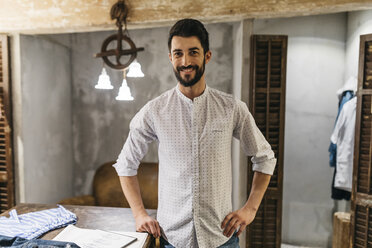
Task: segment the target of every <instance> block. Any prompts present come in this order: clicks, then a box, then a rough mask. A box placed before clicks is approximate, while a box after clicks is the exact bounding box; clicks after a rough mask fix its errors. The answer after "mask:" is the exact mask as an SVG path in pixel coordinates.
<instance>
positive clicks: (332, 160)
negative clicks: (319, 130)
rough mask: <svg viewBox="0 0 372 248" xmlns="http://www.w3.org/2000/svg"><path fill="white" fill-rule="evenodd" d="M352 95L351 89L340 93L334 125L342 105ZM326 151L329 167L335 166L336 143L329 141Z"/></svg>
mask: <svg viewBox="0 0 372 248" xmlns="http://www.w3.org/2000/svg"><path fill="white" fill-rule="evenodd" d="M353 97H354V92H353V91H349V90H348V91H344V92H343V93H342V96H341V98H340V101H339V103H338V113H337V117H336V121H335V125H336V123H337V120H338V116H339V115H340V112H341V110H342V107H343V106H344V104H345V103H346V102H348V101H349V100H350V99H351V98H353ZM328 152H329V166H331V167H336V156H337V145H336V144H335V143H333V142H332V141H331V143H330V145H329V147H328Z"/></svg>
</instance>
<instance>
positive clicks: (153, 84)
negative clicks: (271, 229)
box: [71, 23, 233, 195]
mask: <svg viewBox="0 0 372 248" xmlns="http://www.w3.org/2000/svg"><path fill="white" fill-rule="evenodd" d="M169 28H170V27H162V28H152V29H142V30H131V31H130V37H131V39H132V40H133V41H134V42H135V44H136V46H137V47H144V48H145V51H143V52H139V53H138V57H137V59H138V61H139V62H140V63H141V65H142V70H143V72H144V74H145V77H144V78H137V79H134V78H128V79H127V81H128V85H129V87H130V88H131V91H132V95H133V97H134V98H135V99H134V101H132V102H125V101H116V100H115V97H116V95H117V93H118V90H119V87H120V85H121V80H122V73H121V72H120V71H115V70H112V69H110V68H107V71H108V74H109V76H110V77H111V82H112V84H113V86H114V89H113V90H97V89H95V88H94V85H95V84H96V83H97V80H98V76H99V74H100V73H101V70H102V65H103V63H102V60H101V59H96V58H93V54H95V53H97V52H99V51H100V49H101V44H102V42H103V41H104V39H106V38H107V37H108V36H109V35H111V34H113V33H115V32H116V31H112V32H94V33H79V34H72V35H71V51H72V53H71V56H72V65H73V66H72V82H73V84H72V85H73V88H72V92H73V94H72V109H73V111H72V115H73V125H72V128H73V136H72V137H73V148H74V151H75V152H74V159H73V161H74V166H75V167H74V175H75V177H74V194H75V195H81V194H87V193H90V191H91V184H92V177H93V174H94V171H95V170H96V169H97V168H98V167H99V166H100V165H101V164H103V163H105V162H108V161H113V160H116V159H117V156H118V154H119V152H120V150H121V148H122V146H123V144H124V142H125V140H126V138H127V135H128V132H129V122H130V120H131V119H132V118H133V116H134V115H135V114H136V113H137V112H138V111H139V109H140V108H141V107H142V106H144V105H145V104H146V103H147V102H148V101H149V100H151V99H153V98H155V97H157V96H159V95H160V94H161V93H163V92H165V91H166V90H168V89H171V88H172V87H175V86H176V79H175V77H174V74H173V71H172V66H171V63H170V62H169V58H168V46H167V38H168V32H169ZM207 29H208V31H209V33H210V49H211V51H212V60H211V62H210V63H208V64H207V65H206V81H207V84H208V85H209V86H210V87H214V88H217V89H219V90H222V91H225V92H228V93H231V92H232V78H233V76H232V75H233V41H232V39H231V36H232V30H233V24H230V23H225V24H210V25H207ZM143 161H149V162H156V161H158V158H157V147H156V145H155V144H153V145H152V146H151V147H150V149H149V152H148V154H147V155H146V156H145V158H144V160H143Z"/></svg>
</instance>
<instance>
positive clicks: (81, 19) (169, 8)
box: [0, 0, 372, 33]
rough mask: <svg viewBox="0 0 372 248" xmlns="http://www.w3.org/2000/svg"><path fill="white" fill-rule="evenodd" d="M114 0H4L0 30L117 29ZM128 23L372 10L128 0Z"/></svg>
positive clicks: (303, 1) (229, 0) (286, 2)
mask: <svg viewBox="0 0 372 248" xmlns="http://www.w3.org/2000/svg"><path fill="white" fill-rule="evenodd" d="M114 3H116V0H84V1H73V0H59V1H55V0H43V1H40V0H2V1H1V2H0V32H2V33H7V32H20V33H65V32H82V31H94V30H105V29H115V25H113V24H114V21H112V20H111V19H110V17H109V12H110V9H111V6H112V5H113V4H114ZM126 3H127V5H128V8H129V15H128V26H129V28H146V27H154V26H165V25H171V24H173V23H174V22H175V21H176V20H178V19H181V18H197V19H200V20H202V21H204V22H207V23H211V22H229V21H236V20H242V19H250V18H276V17H292V16H305V15H317V14H326V13H337V12H345V11H353V10H364V9H372V0H369V1H366V0H245V1H244V0H214V1H206V0H193V1H190V0H157V1H156V0H126Z"/></svg>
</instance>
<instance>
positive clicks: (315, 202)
mask: <svg viewBox="0 0 372 248" xmlns="http://www.w3.org/2000/svg"><path fill="white" fill-rule="evenodd" d="M346 20H347V18H346V14H344V13H341V14H332V15H320V16H309V17H297V18H283V19H270V20H256V21H255V22H254V33H255V34H283V35H288V57H287V84H286V86H287V89H286V118H285V144H284V145H285V147H284V189H283V225H282V239H283V242H284V243H290V244H297V245H307V246H317V247H319V246H320V247H330V243H331V237H332V236H331V234H332V212H333V209H334V207H335V203H334V201H333V200H332V199H331V181H332V175H333V169H331V168H330V167H329V165H328V151H327V150H328V146H329V142H330V141H329V138H330V135H331V132H332V129H333V125H334V121H335V118H336V114H337V105H338V99H337V97H336V91H337V90H338V89H339V88H340V87H341V86H342V85H343V81H344V69H345V39H346V30H347V28H346V24H347V21H346Z"/></svg>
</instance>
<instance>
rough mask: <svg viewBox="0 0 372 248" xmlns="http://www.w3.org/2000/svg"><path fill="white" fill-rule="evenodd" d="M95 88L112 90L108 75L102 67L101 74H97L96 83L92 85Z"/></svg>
mask: <svg viewBox="0 0 372 248" xmlns="http://www.w3.org/2000/svg"><path fill="white" fill-rule="evenodd" d="M94 88H96V89H103V90H112V89H113V88H114V87H113V86H112V85H111V82H110V77H109V75H107V72H106V69H105V68H102V72H101V75H99V78H98V83H97V84H96V86H94Z"/></svg>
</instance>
